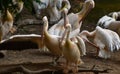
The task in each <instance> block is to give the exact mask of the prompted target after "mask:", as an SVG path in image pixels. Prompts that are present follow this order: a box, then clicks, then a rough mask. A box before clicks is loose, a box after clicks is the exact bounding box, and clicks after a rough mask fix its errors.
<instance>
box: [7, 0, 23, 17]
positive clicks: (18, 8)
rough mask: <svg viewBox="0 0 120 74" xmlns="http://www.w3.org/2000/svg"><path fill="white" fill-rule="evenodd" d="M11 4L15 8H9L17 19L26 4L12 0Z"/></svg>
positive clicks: (18, 0)
mask: <svg viewBox="0 0 120 74" xmlns="http://www.w3.org/2000/svg"><path fill="white" fill-rule="evenodd" d="M12 3H13V4H11V5H12V6H13V8H9V10H10V12H11V13H12V15H13V16H14V17H16V15H17V14H19V13H20V12H21V11H22V10H23V7H24V2H23V1H22V0H12Z"/></svg>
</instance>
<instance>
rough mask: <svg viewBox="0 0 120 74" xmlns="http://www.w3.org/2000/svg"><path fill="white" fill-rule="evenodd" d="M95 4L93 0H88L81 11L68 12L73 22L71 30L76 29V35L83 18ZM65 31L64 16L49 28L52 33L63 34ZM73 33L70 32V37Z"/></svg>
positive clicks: (71, 22)
mask: <svg viewBox="0 0 120 74" xmlns="http://www.w3.org/2000/svg"><path fill="white" fill-rule="evenodd" d="M94 6H95V4H94V1H93V0H86V1H85V2H84V4H83V8H82V10H81V11H80V12H78V13H70V14H68V16H67V17H68V19H69V22H70V24H71V32H72V31H75V32H74V33H76V35H77V34H78V33H79V31H80V28H81V24H82V20H83V19H84V18H85V17H86V15H87V14H88V12H89V11H90V10H91V9H93V8H94ZM63 32H64V18H62V19H61V20H60V21H59V22H58V23H56V24H54V25H53V26H52V27H51V28H50V29H49V33H50V34H52V35H58V36H62V34H63ZM71 34H72V33H71ZM71 34H70V37H71V36H74V35H71Z"/></svg>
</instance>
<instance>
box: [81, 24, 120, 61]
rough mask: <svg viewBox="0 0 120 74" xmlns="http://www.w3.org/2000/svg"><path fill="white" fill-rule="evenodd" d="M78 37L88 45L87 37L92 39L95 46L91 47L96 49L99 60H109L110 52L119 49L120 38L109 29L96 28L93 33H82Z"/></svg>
mask: <svg viewBox="0 0 120 74" xmlns="http://www.w3.org/2000/svg"><path fill="white" fill-rule="evenodd" d="M79 36H80V37H82V38H83V39H85V40H86V41H87V42H89V43H90V41H89V40H88V39H87V37H93V38H94V43H95V45H94V44H93V45H94V46H96V47H98V50H97V55H98V56H99V57H101V58H105V59H107V58H110V56H111V55H110V53H111V52H113V51H115V50H119V49H120V38H119V36H118V34H117V33H116V32H114V31H112V30H109V29H103V28H101V27H99V26H97V27H96V29H95V30H94V31H92V32H88V31H82V32H81V33H80V34H79ZM91 44H92V43H91Z"/></svg>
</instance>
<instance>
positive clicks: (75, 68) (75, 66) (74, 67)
mask: <svg viewBox="0 0 120 74" xmlns="http://www.w3.org/2000/svg"><path fill="white" fill-rule="evenodd" d="M72 72H73V74H76V73H77V72H78V63H75V64H74V65H73V68H72Z"/></svg>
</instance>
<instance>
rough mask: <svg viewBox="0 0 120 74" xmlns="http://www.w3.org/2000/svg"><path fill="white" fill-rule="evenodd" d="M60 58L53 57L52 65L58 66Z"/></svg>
mask: <svg viewBox="0 0 120 74" xmlns="http://www.w3.org/2000/svg"><path fill="white" fill-rule="evenodd" d="M59 58H60V57H53V61H52V65H53V66H56V65H57V61H58V60H59Z"/></svg>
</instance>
